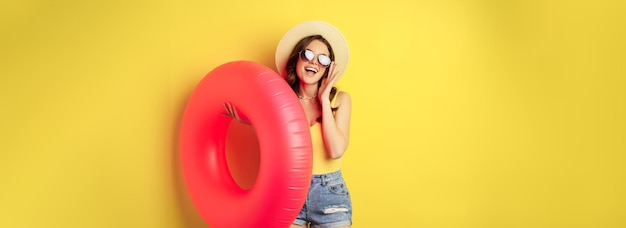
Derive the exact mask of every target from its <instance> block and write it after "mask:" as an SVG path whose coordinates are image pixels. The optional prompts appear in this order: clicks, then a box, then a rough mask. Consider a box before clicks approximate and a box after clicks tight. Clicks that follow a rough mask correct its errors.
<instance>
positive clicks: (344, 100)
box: [332, 90, 352, 108]
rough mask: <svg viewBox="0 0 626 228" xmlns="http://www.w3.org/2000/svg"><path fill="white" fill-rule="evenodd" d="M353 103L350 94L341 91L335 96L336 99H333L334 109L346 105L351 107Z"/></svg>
mask: <svg viewBox="0 0 626 228" xmlns="http://www.w3.org/2000/svg"><path fill="white" fill-rule="evenodd" d="M351 101H352V98H351V97H350V94H349V93H348V92H346V91H343V90H339V91H337V94H336V95H335V98H334V99H333V103H334V105H333V106H332V107H336V108H338V107H339V106H341V105H344V104H347V105H350V103H351Z"/></svg>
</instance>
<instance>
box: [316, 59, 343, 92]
mask: <svg viewBox="0 0 626 228" xmlns="http://www.w3.org/2000/svg"><path fill="white" fill-rule="evenodd" d="M329 67H330V69H328V77H325V78H323V79H322V85H321V86H320V89H319V90H318V94H317V98H318V99H319V100H320V102H324V101H330V100H329V97H330V91H331V90H332V88H333V86H335V83H336V82H337V80H339V78H341V75H339V71H338V70H337V63H336V62H335V61H333V62H331V63H330V66H329Z"/></svg>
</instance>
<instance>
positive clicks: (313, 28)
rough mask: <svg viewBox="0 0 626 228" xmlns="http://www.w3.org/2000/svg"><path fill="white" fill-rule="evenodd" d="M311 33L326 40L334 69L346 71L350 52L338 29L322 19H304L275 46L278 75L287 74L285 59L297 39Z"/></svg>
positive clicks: (341, 71) (284, 75)
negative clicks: (330, 48) (331, 51)
mask: <svg viewBox="0 0 626 228" xmlns="http://www.w3.org/2000/svg"><path fill="white" fill-rule="evenodd" d="M311 35H322V36H323V37H324V38H325V39H326V40H328V42H329V43H330V46H332V48H333V52H334V53H335V59H334V61H335V62H336V63H337V68H336V70H339V74H343V73H344V72H345V71H346V67H347V66H348V58H349V55H350V53H349V50H348V43H347V42H346V39H345V38H344V37H343V34H342V33H341V32H340V31H339V29H337V28H336V27H335V26H333V25H331V24H329V23H327V22H324V21H305V22H302V23H300V24H297V25H296V26H294V27H292V28H291V29H290V30H289V31H287V33H285V35H283V38H282V39H280V42H278V47H276V69H277V70H278V73H279V74H280V75H282V76H283V77H286V76H287V72H286V71H287V70H286V68H287V59H288V58H289V54H291V51H292V50H293V48H294V47H295V46H296V44H297V43H298V41H300V40H301V39H302V38H304V37H307V36H311Z"/></svg>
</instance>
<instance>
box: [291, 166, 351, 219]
mask: <svg viewBox="0 0 626 228" xmlns="http://www.w3.org/2000/svg"><path fill="white" fill-rule="evenodd" d="M293 224H295V225H306V224H310V225H311V227H312V228H313V227H318V228H323V227H337V226H350V225H352V202H351V201H350V193H349V192H348V188H347V187H346V182H345V181H344V180H343V177H341V170H339V171H335V172H332V173H327V174H320V175H316V174H314V175H313V178H312V179H311V187H310V188H309V193H308V195H307V198H306V201H305V202H304V206H303V207H302V209H301V210H300V213H299V214H298V217H297V218H296V220H295V221H294V222H293Z"/></svg>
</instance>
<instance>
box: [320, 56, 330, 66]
mask: <svg viewBox="0 0 626 228" xmlns="http://www.w3.org/2000/svg"><path fill="white" fill-rule="evenodd" d="M317 61H319V62H320V64H322V65H324V66H329V65H330V58H328V56H325V55H319V56H318V57H317Z"/></svg>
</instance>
